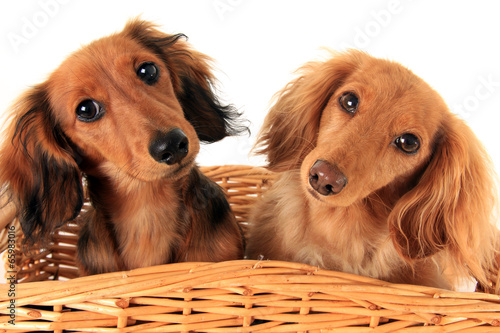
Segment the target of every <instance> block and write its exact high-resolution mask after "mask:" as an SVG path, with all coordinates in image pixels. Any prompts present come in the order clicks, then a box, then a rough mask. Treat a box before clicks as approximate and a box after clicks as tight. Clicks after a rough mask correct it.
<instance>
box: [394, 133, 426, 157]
mask: <svg viewBox="0 0 500 333" xmlns="http://www.w3.org/2000/svg"><path fill="white" fill-rule="evenodd" d="M394 143H395V144H396V146H397V147H398V148H399V149H401V150H402V151H403V152H405V153H407V154H415V153H416V152H417V151H418V149H419V148H420V140H419V139H418V138H417V137H416V136H415V135H413V134H411V133H405V134H403V135H401V136H400V137H398V138H396V141H394Z"/></svg>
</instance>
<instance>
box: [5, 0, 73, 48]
mask: <svg viewBox="0 0 500 333" xmlns="http://www.w3.org/2000/svg"><path fill="white" fill-rule="evenodd" d="M68 2H70V0H39V1H38V2H37V4H38V8H37V10H36V11H35V12H34V13H33V14H32V15H28V16H23V17H21V18H20V21H21V27H20V29H19V30H18V31H10V32H8V33H7V39H8V40H9V42H10V45H11V46H12V48H13V49H14V51H15V52H16V53H18V52H19V50H20V48H21V47H22V46H23V45H26V44H28V43H29V42H30V41H31V40H33V38H35V37H36V36H38V34H39V33H40V31H42V30H43V29H44V28H45V27H46V26H47V25H48V24H49V22H50V20H51V19H52V18H54V17H56V16H57V15H58V14H59V11H60V9H61V6H63V5H65V4H67V3H68Z"/></svg>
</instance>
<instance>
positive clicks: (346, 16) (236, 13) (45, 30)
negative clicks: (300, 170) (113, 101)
mask: <svg viewBox="0 0 500 333" xmlns="http://www.w3.org/2000/svg"><path fill="white" fill-rule="evenodd" d="M497 7H499V6H498V5H497V4H496V2H495V1H484V0H475V1H434V0H432V1H431V0H426V1H424V0H413V1H412V0H378V1H345V0H333V1H326V0H308V1H291V0H288V1H287V0H281V1H273V0H267V1H265V0H198V1H194V0H193V1H179V0H177V1H169V0H157V1H154V0H141V1H103V0H100V1H95V0H85V1H83V0H64V1H63V0H30V1H26V0H24V1H2V3H1V4H0V116H2V117H3V116H4V115H5V114H6V112H7V111H8V109H9V106H10V105H11V103H12V102H13V101H14V100H15V99H16V97H17V96H18V95H19V94H20V93H21V92H23V91H24V90H25V89H27V88H28V87H30V86H31V85H34V84H36V83H39V82H42V81H43V80H44V79H45V78H46V76H47V75H48V74H49V73H50V72H51V71H52V70H53V69H55V68H56V67H57V66H58V65H59V63H60V62H61V61H62V60H63V59H64V58H65V57H66V56H67V55H68V54H70V53H71V52H72V51H75V50H77V49H78V48H79V47H81V46H82V45H85V44H87V43H89V42H90V41H92V40H94V39H97V38H99V37H102V36H106V35H108V34H110V33H113V32H117V31H120V30H121V29H122V28H123V26H124V24H125V22H126V21H127V20H128V19H129V18H132V17H135V16H137V15H142V18H144V19H147V20H152V21H153V22H155V23H156V24H158V25H160V27H161V29H162V30H163V31H165V32H168V33H178V32H182V33H185V34H186V35H187V36H188V37H189V42H190V43H191V44H192V45H193V46H194V47H195V48H196V49H198V50H200V51H202V52H204V53H206V54H208V55H210V56H211V57H213V58H214V59H215V60H216V65H217V68H218V71H217V74H216V75H217V77H218V79H219V81H220V88H221V90H222V91H223V97H224V100H225V101H227V102H231V103H234V104H235V105H236V107H237V108H238V109H239V110H240V111H242V112H243V113H244V115H245V117H246V118H247V119H249V120H250V121H251V131H252V136H250V137H248V136H245V137H240V138H227V139H225V140H223V141H222V142H218V143H215V144H211V145H204V146H203V147H202V149H201V153H200V155H199V158H198V163H199V164H200V165H222V164H253V165H262V164H263V160H262V159H260V158H255V157H249V156H248V153H249V151H250V148H251V146H252V144H253V143H254V140H255V135H256V134H257V133H258V130H259V127H260V125H261V124H262V121H263V119H264V117H265V114H266V112H267V110H268V109H269V105H270V101H271V98H272V96H273V94H274V93H276V92H277V91H278V90H279V89H281V88H282V87H283V86H284V85H285V84H286V83H287V82H288V81H290V80H291V79H292V78H293V71H294V70H295V69H296V68H298V67H299V66H300V65H301V64H303V63H305V62H307V61H310V60H314V59H318V58H321V57H322V56H324V55H325V52H324V51H322V50H321V47H328V48H331V49H335V50H342V49H345V48H347V47H353V48H359V49H363V50H365V51H368V52H369V53H371V54H372V55H374V56H377V57H383V58H388V59H391V60H396V61H398V62H400V63H402V64H403V65H405V66H407V67H408V68H410V69H411V70H413V72H414V73H415V74H417V75H419V76H420V77H422V78H423V79H424V80H426V81H427V82H428V83H429V84H430V85H431V86H432V87H434V88H435V89H436V90H437V91H438V92H440V93H441V94H442V96H443V97H444V99H445V100H446V101H447V103H448V105H449V106H450V108H451V109H452V110H454V111H455V112H457V113H459V114H460V115H461V116H462V117H463V118H464V119H465V120H466V121H467V122H468V123H469V125H470V126H471V127H472V128H473V130H474V131H475V132H476V134H477V135H478V137H479V138H480V139H481V140H482V141H483V143H484V144H485V146H486V147H487V150H488V152H489V154H490V155H491V157H492V158H493V160H494V163H495V165H496V168H497V170H498V169H499V168H500V142H499V140H498V137H499V134H500V133H499V129H498V125H499V119H500V115H499V112H500V39H499V33H500V11H499V8H497ZM89 75H91V73H89ZM0 121H1V123H2V124H3V123H4V118H0Z"/></svg>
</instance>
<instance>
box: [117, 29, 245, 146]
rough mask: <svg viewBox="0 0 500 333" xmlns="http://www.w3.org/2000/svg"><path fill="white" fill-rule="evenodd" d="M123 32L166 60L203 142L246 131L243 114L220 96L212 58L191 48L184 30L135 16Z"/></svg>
mask: <svg viewBox="0 0 500 333" xmlns="http://www.w3.org/2000/svg"><path fill="white" fill-rule="evenodd" d="M124 33H126V34H128V35H129V36H131V37H132V38H133V39H135V40H137V41H139V42H140V43H141V44H142V45H144V46H145V47H147V48H149V49H150V50H152V51H153V52H154V53H156V54H157V55H158V56H159V57H160V58H162V60H163V61H164V62H165V64H166V66H167V68H168V69H169V70H170V75H171V79H172V83H173V87H174V91H175V94H176V96H177V99H178V100H179V102H180V104H181V106H182V109H183V111H184V116H185V117H186V119H187V120H188V121H189V122H190V123H191V124H192V125H193V127H194V129H195V130H196V133H197V134H198V137H199V139H200V140H201V141H202V142H207V143H211V142H216V141H219V140H221V139H223V138H225V137H226V136H231V135H238V134H242V133H243V132H247V131H249V130H248V127H246V126H244V125H241V124H240V122H239V121H240V120H239V117H240V116H241V114H240V113H239V112H238V111H237V110H236V108H235V107H234V106H232V105H224V104H223V103H221V101H220V100H219V98H218V97H217V93H216V89H215V86H214V83H215V78H214V76H213V74H212V67H211V62H212V60H211V59H210V58H209V57H208V56H206V55H204V54H202V53H200V52H198V51H196V50H194V49H192V48H191V47H190V46H189V45H188V44H187V43H186V42H185V41H184V40H183V38H186V36H185V35H183V34H176V35H167V34H164V33H162V32H160V31H158V30H157V29H155V27H154V25H153V24H151V23H149V22H146V21H142V20H139V19H135V20H132V21H131V22H129V23H128V24H127V26H126V27H125V30H124Z"/></svg>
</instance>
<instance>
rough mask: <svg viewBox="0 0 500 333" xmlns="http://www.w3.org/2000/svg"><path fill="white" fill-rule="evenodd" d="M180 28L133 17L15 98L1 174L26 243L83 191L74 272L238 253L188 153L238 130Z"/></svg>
mask: <svg viewBox="0 0 500 333" xmlns="http://www.w3.org/2000/svg"><path fill="white" fill-rule="evenodd" d="M184 37H185V36H184V35H181V34H177V35H167V34H164V33H161V32H160V31H158V30H156V28H155V27H154V26H153V25H152V24H150V23H148V22H145V21H141V20H138V19H136V20H133V21H131V22H129V23H128V24H127V25H126V27H125V28H124V30H123V31H122V32H120V33H118V34H114V35H111V36H109V37H105V38H102V39H99V40H97V41H95V42H93V43H91V44H90V45H88V46H86V47H84V48H82V49H81V50H79V51H77V52H76V53H74V54H73V55H71V56H69V57H68V58H67V59H66V60H65V61H64V62H63V63H62V65H61V66H60V67H59V68H58V69H56V70H55V71H54V72H53V73H52V74H51V75H50V77H49V78H48V80H46V81H45V82H43V83H41V84H39V85H37V86H35V87H34V88H33V89H31V90H29V91H28V92H26V93H25V94H24V96H22V97H21V98H20V100H19V102H18V103H17V104H16V106H15V108H14V110H13V114H12V122H11V125H10V127H9V128H8V129H7V132H6V136H5V140H4V141H5V142H4V144H3V147H2V148H1V151H0V182H1V184H2V189H3V193H2V195H3V196H4V197H6V198H8V199H9V200H10V201H11V202H12V203H14V204H15V206H16V207H17V211H18V215H19V218H20V222H21V226H22V229H23V232H24V235H25V238H26V242H27V243H28V244H33V243H35V242H39V243H42V244H47V243H48V241H49V240H50V235H51V234H52V233H53V232H54V230H55V229H56V228H57V227H60V226H61V225H63V224H64V223H65V222H67V221H69V220H72V219H75V218H76V217H77V216H79V214H80V211H81V209H82V205H83V203H84V199H85V198H84V193H88V199H89V201H90V203H91V207H90V208H89V209H88V210H85V211H84V212H82V214H80V216H79V217H78V222H79V223H80V224H81V232H80V236H79V240H78V258H77V260H78V262H79V265H80V267H81V270H82V273H83V274H98V273H104V272H111V271H117V270H129V269H133V268H137V267H144V266H150V265H157V264H163V263H171V262H180V261H222V260H229V259H238V258H241V257H242V256H243V243H242V236H241V233H240V229H239V226H238V225H237V223H236V221H235V218H234V216H233V214H232V213H231V210H230V207H229V204H228V202H227V201H226V199H225V196H224V193H223V191H222V189H221V188H219V187H218V186H217V185H216V184H215V183H213V182H212V181H210V180H209V179H208V178H207V177H205V176H204V175H203V174H201V173H200V171H199V169H198V168H197V166H196V165H195V162H194V161H195V157H196V155H197V153H198V151H199V144H200V141H201V142H206V143H211V142H215V141H218V140H221V139H222V138H224V137H226V136H228V135H233V134H238V133H240V132H242V131H244V130H245V129H246V128H245V127H244V126H239V125H238V123H237V117H238V116H239V114H238V113H237V112H236V110H235V109H234V108H233V107H232V106H225V105H222V104H221V103H220V102H219V101H218V99H217V97H216V95H215V92H214V89H213V76H212V74H211V68H210V59H209V58H208V57H207V56H205V55H203V54H201V53H199V52H197V51H195V50H193V49H192V48H191V47H190V46H189V45H188V44H187V43H186V42H185V41H184V40H183V38H184ZM82 184H85V185H86V191H84V187H83V186H82Z"/></svg>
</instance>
